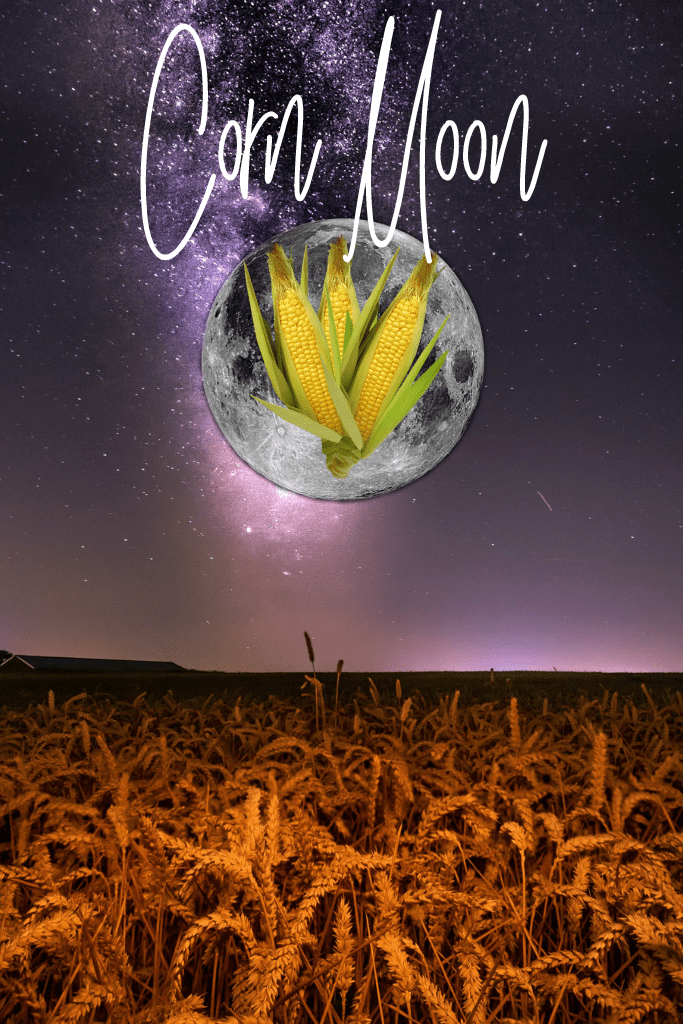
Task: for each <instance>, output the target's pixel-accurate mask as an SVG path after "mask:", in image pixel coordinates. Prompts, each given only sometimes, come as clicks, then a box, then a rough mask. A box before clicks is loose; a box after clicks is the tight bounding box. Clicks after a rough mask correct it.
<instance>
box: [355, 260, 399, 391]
mask: <svg viewBox="0 0 683 1024" xmlns="http://www.w3.org/2000/svg"><path fill="white" fill-rule="evenodd" d="M399 251H400V250H399V249H397V250H396V252H395V253H394V255H393V256H392V257H391V259H390V260H389V262H388V264H387V265H386V267H385V268H384V273H383V274H382V276H381V277H380V279H379V281H378V282H377V284H376V285H375V287H374V288H373V289H372V292H371V294H370V297H369V299H368V301H367V302H366V303H365V305H364V306H363V309H362V311H361V314H360V316H359V317H358V320H357V321H356V326H355V327H354V329H353V332H352V334H351V337H350V339H349V343H348V345H344V358H343V360H342V380H341V383H342V387H344V388H348V386H349V384H350V382H351V380H352V378H353V374H354V371H355V369H356V362H357V361H358V347H359V345H360V343H361V340H362V339H363V338H364V337H365V335H366V333H367V331H368V329H369V328H370V327H371V325H372V324H373V322H374V320H375V319H376V318H377V307H378V306H379V298H380V295H381V294H382V291H383V290H384V286H385V284H386V283H387V278H388V277H389V274H390V273H391V268H392V267H393V265H394V263H395V262H396V257H397V256H398V254H399Z"/></svg>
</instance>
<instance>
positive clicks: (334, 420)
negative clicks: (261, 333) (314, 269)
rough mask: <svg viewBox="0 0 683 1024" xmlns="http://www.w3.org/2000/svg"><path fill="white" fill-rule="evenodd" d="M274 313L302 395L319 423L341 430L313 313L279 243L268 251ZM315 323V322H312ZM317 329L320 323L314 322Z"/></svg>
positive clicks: (341, 431)
mask: <svg viewBox="0 0 683 1024" xmlns="http://www.w3.org/2000/svg"><path fill="white" fill-rule="evenodd" d="M268 268H269V270H270V276H271V282H272V285H273V294H274V297H275V299H276V316H277V318H278V322H279V329H280V334H281V338H282V342H283V344H284V345H286V346H287V349H288V351H289V354H290V356H291V358H292V362H293V363H294V368H295V369H296V372H297V374H298V376H299V380H300V381H301V386H302V388H303V390H304V393H305V395H306V398H307V399H308V401H309V402H310V405H311V407H312V409H313V412H314V413H315V417H316V419H317V420H318V422H319V423H322V424H324V425H325V426H327V427H331V429H332V430H336V431H337V433H340V434H341V433H343V430H342V428H341V423H340V422H339V416H338V415H337V410H336V409H335V407H334V403H333V401H332V398H331V397H330V392H329V389H328V387H327V381H326V380H325V374H324V373H323V368H322V364H321V362H320V354H319V352H318V345H317V342H316V337H315V330H314V326H313V322H312V320H313V319H315V312H314V311H313V308H312V307H311V306H310V303H305V302H304V299H303V297H302V294H300V293H301V289H300V288H299V286H298V285H297V283H296V280H295V278H294V274H293V272H292V269H291V265H290V264H289V261H288V260H287V257H286V256H285V253H284V251H283V249H282V247H281V246H279V245H277V244H276V245H275V246H274V247H273V249H272V250H271V251H270V253H269V254H268ZM316 322H317V321H316ZM317 326H318V330H320V324H319V323H318V325H317Z"/></svg>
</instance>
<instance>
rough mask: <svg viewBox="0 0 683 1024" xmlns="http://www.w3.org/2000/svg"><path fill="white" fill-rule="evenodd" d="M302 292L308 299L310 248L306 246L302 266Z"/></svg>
mask: <svg viewBox="0 0 683 1024" xmlns="http://www.w3.org/2000/svg"><path fill="white" fill-rule="evenodd" d="M301 290H302V292H303V293H304V295H305V296H306V298H308V246H307V245H305V246H304V259H303V263H302V264H301Z"/></svg>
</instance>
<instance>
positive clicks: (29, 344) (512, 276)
mask: <svg viewBox="0 0 683 1024" xmlns="http://www.w3.org/2000/svg"><path fill="white" fill-rule="evenodd" d="M436 10H437V7H436V5H434V4H431V3H425V2H423V0H417V2H413V3H411V4H408V3H405V2H401V3H397V4H393V5H384V4H378V3H364V4H362V5H360V4H357V5H356V4H353V3H338V2H336V0H330V2H329V3H328V4H327V5H325V6H323V5H316V4H311V3H306V4H304V3H303V2H301V0H288V2H279V3H272V4H266V5H264V4H263V3H260V4H251V3H243V2H240V3H234V2H233V3H229V2H228V3H225V2H221V3H218V2H212V3H210V2H199V0H197V2H193V3H189V2H188V3H175V2H166V0H160V2H154V0H150V2H148V3H143V2H139V0H132V2H130V0H127V2H125V3H124V2H123V0H119V2H107V3H103V2H101V0H88V2H87V3H85V2H78V3H70V4H69V3H66V4H60V5H58V6H57V7H56V8H53V6H52V5H47V4H38V3H34V2H33V0H24V2H21V3H19V2H16V0H14V2H10V3H9V4H5V5H3V8H2V10H1V11H0V51H1V52H0V56H1V57H2V67H3V79H4V88H3V91H2V94H1V95H2V99H1V101H0V125H1V126H2V135H3V138H2V148H0V175H1V178H0V180H1V182H2V188H1V194H2V210H3V228H2V234H1V236H0V239H1V240H0V308H1V309H2V345H0V421H1V423H2V435H1V436H2V447H1V448H0V647H3V648H6V649H8V650H11V651H14V652H16V653H22V654H48V655H49V654H52V655H73V656H84V657H85V656H89V657H114V658H115V657H120V658H143V659H144V658H148V659H171V660H174V661H177V662H179V663H181V664H183V665H186V666H187V667H196V668H206V669H224V670H228V671H230V670H237V669H247V670H254V671H288V670H299V669H300V670H302V671H304V670H305V669H306V667H307V665H308V660H307V655H306V648H305V644H304V639H303V631H304V630H305V629H306V630H307V631H308V632H309V633H310V634H311V636H312V637H313V641H314V645H315V650H316V666H317V667H318V668H319V669H320V670H322V671H331V670H333V669H334V667H335V666H336V662H337V659H338V658H343V659H344V662H345V666H346V667H347V668H348V669H349V670H357V671H362V670H368V671H372V670H375V671H378V670H385V671H393V670H397V671H399V670H421V669H425V670H428V669H454V670H458V669H462V670H465V669H488V668H489V667H491V666H494V667H496V668H499V669H501V670H505V669H524V668H526V669H552V667H553V666H555V667H557V668H558V669H560V670H562V669H566V670H572V669H573V670H582V669H587V670H604V671H612V670H614V671H616V670H628V671H683V495H682V492H683V472H682V470H683V465H682V463H683V455H682V452H683V447H682V440H683V437H682V434H683V431H682V420H683V415H682V413H681V409H682V408H683V406H682V405H681V392H682V390H683V389H682V387H681V385H682V383H683V382H682V379H681V376H682V375H681V359H682V352H683V349H682V346H681V323H682V322H683V289H681V273H680V272H681V233H680V228H681V208H680V181H681V136H682V132H681V117H680V111H681V100H680V96H681V84H682V81H683V74H682V72H681V66H680V55H679V49H678V42H677V41H678V40H679V39H680V37H681V33H682V32H683V11H681V10H679V9H677V8H676V7H675V5H671V4H655V5H652V4H651V3H648V4H646V3H645V2H644V0H642V2H641V0H635V2H630V3H629V4H628V5H623V4H621V3H617V2H613V0H607V2H606V3H602V4H599V5H597V4H593V3H587V2H584V0H578V2H576V3H573V4H571V5H563V6H561V7H560V6H558V5H555V6H554V7H553V8H550V9H549V10H544V9H543V7H540V6H536V5H523V6H522V7H521V8H520V5H518V4H504V3H501V2H496V0H493V2H491V3H486V4H485V5H483V7H482V6H480V5H478V4H471V3H465V4H462V5H461V6H458V7H457V8H455V7H448V8H446V7H445V8H444V11H443V14H442V20H441V24H440V28H439V35H438V39H437V44H436V53H435V61H434V70H433V75H432V82H431V93H430V104H429V120H428V138H427V181H426V195H427V212H428V223H429V236H430V242H431V245H432V247H433V248H435V249H436V250H437V251H438V252H439V254H440V255H441V256H442V257H443V259H444V260H446V262H447V263H448V264H449V265H450V266H451V267H452V268H453V270H454V271H455V273H456V274H457V275H458V276H459V277H460V279H461V281H462V282H463V284H464V286H465V287H466V289H467V290H468V292H469V294H470V296H471V298H472V300H473V302H474V305H475V307H476V309H477V313H478V316H479V319H480V322H481V325H482V330H483V333H484V343H485V347H486V375H485V381H484V388H483V390H482V395H481V399H480V402H479V406H478V408H477V411H476V413H475V415H474V417H473V419H472V422H471V423H470V426H469V428H468V430H467V432H466V434H465V436H464V437H463V439H462V440H461V441H460V443H459V444H458V445H457V446H456V447H455V449H454V450H453V451H452V452H451V454H450V455H449V456H448V457H447V458H446V459H444V461H443V462H442V463H440V465H439V466H438V467H437V468H436V469H435V470H433V471H432V472H431V473H429V474H427V475H426V476H424V477H423V478H422V479H420V480H418V481H416V482H415V483H413V484H411V485H410V486H408V487H406V488H403V489H402V490H400V491H396V492H394V493H393V494H390V495H387V496H384V497H381V498H377V499H372V500H369V501H364V502H352V503H334V502H321V501H315V500H312V499H307V498H303V497H298V496H296V495H292V494H288V493H283V492H281V491H279V490H278V489H277V488H276V487H275V486H274V485H273V484H272V483H270V482H269V481H267V480H265V479H263V478H261V477H259V476H258V475H256V474H255V473H254V472H253V471H252V470H251V469H250V468H249V467H247V466H246V465H244V464H243V463H242V462H241V461H240V460H239V459H238V458H237V456H236V455H235V454H234V453H233V452H232V450H231V449H230V447H229V446H228V444H227V442H226V441H225V440H224V438H223V436H222V434H221V433H220V431H219V429H218V427H217V426H216V425H215V423H214V421H213V418H212V416H211V413H210V411H209V409H208V406H207V403H206V400H205V398H204V393H203V386H202V376H201V347H202V340H203V334H204V325H205V322H206V317H207V315H208V311H209V308H210V305H211V302H212V300H213V297H214V295H215V294H216V292H217V291H218V289H219V288H220V286H221V284H222V283H223V281H224V280H225V278H226V276H227V275H228V274H229V273H230V272H231V270H232V269H234V267H235V266H236V265H237V263H238V262H239V261H240V260H241V259H242V258H243V257H244V256H245V255H246V254H247V253H248V252H250V251H251V250H252V249H254V248H255V247H256V246H258V245H260V244H261V243H262V242H264V241H265V240H267V239H268V238H270V237H271V236H273V235H275V234H277V233H278V232H280V231H282V230H284V229H286V228H288V227H291V226H293V225H294V224H296V223H303V222H308V221H313V220H321V219H325V218H327V217H337V216H338V217H352V216H353V215H354V212H355V205H356V198H357V195H358V188H359V182H360V174H361V169H362V164H363V158H364V154H365V144H366V135H367V123H368V115H369V109H370V97H371V93H372V85H373V80H374V75H375V67H376V63H377V57H378V54H379V49H380V45H381V41H382V35H383V32H384V26H385V24H386V20H387V18H388V17H389V16H390V15H391V16H394V17H395V19H396V23H395V31H394V38H393V42H392V51H391V57H390V60H389V66H388V72H387V85H386V90H385V95H384V100H383V104H382V108H381V111H380V118H379V124H378V130H377V136H376V157H375V161H374V168H373V185H374V188H373V199H374V203H375V210H374V213H375V217H376V219H377V220H378V221H381V222H385V223H386V222H388V221H389V220H390V219H391V216H392V212H393V207H394V201H395V195H396V190H397V187H398V181H399V175H400V167H401V161H402V158H403V147H404V142H405V136H406V131H407V126H408V121H409V118H410V112H411V108H412V103H413V97H414V94H415V89H416V86H417V82H418V78H419V75H420V70H421V66H422V61H423V58H424V53H425V50H426V47H427V44H428V41H429V35H430V32H431V28H432V25H433V22H434V15H435V12H436ZM182 22H187V23H189V24H191V25H192V27H193V28H195V29H196V31H197V32H198V33H199V36H200V38H201V40H202V45H203V47H204V51H205V53H206V60H207V68H208V77H209V104H208V119H207V128H206V131H205V133H204V135H203V136H202V137H199V136H198V135H197V132H196V129H197V123H198V116H199V110H200V106H201V79H200V75H199V60H198V56H197V50H196V48H195V47H193V45H192V43H191V40H190V38H189V36H188V35H187V34H185V35H184V36H183V42H182V43H179V45H178V46H177V47H174V49H173V51H172V54H171V57H170V58H169V61H168V63H167V65H166V68H165V71H164V75H163V76H162V80H161V84H160V90H159V94H158V101H157V104H156V105H155V117H154V121H153V127H152V136H151V143H150V154H149V168H150V169H149V206H150V222H151V226H152V231H153V234H154V237H155V241H156V243H157V244H158V246H159V248H161V249H162V250H165V251H168V250H170V249H172V248H173V247H174V246H175V245H176V244H177V242H178V241H179V240H180V238H181V237H182V234H183V233H184V231H185V230H186V227H187V226H188V224H189V223H190V221H191V219H192V216H193V215H194V211H195V210H196V208H197V205H198V202H199V200H200V198H201V195H202V193H203V191H204V188H205V185H206V181H207V179H208V177H209V175H210V174H211V173H213V172H214V171H216V172H218V166H217V157H216V153H217V148H218V141H219V139H220V136H221V132H222V130H223V127H224V125H225V124H226V122H227V121H228V120H230V119H234V120H236V121H238V122H239V123H240V125H241V127H242V130H244V125H245V119H246V112H247V102H248V99H249V98H253V99H254V105H255V112H256V116H260V115H261V114H262V113H264V112H266V111H268V110H273V111H276V112H277V113H278V116H281V114H282V113H283V111H284V108H285V106H286V103H287V101H288V100H289V98H290V97H291V96H292V95H294V94H295V93H300V94H301V95H302V96H303V100H304V104H305V117H306V128H305V133H304V155H303V166H304V169H305V170H307V168H308V164H309V161H310V157H311V153H312V149H313V146H314V144H315V141H316V140H317V139H318V138H321V139H322V140H323V146H322V150H321V154H320V158H319V161H318V165H317V168H316V171H315V174H314V177H313V182H312V185H311V189H310V192H309V193H308V195H307V196H306V198H305V200H304V201H303V202H297V201H296V199H295V196H294V190H293V184H292V170H293V154H294V141H293V140H294V131H293V129H291V130H289V131H288V134H287V139H286V142H285V144H284V145H283V150H282V153H281V157H280V161H279V163H278V168H277V171H276V174H275V177H274V179H273V181H272V182H271V183H270V184H268V183H266V182H265V179H264V175H263V159H264V146H263V145H262V144H261V142H259V141H257V142H256V143H255V145H254V149H253V155H252V173H251V179H250V194H249V198H248V199H244V198H243V197H242V195H241V194H240V190H239V182H238V181H237V180H236V181H232V182H228V181H224V180H222V179H221V177H220V172H218V173H219V177H218V181H217V183H216V186H215V188H214V192H213V195H212V197H211V199H210V201H209V204H208V206H207V208H206V211H205V214H204V216H203V218H202V221H201V224H200V226H199V228H198V230H197V231H196V232H195V235H194V237H193V239H192V242H191V243H190V244H189V245H188V246H187V247H186V249H185V250H184V251H183V252H182V253H181V254H180V255H178V256H177V257H176V258H175V259H174V260H172V261H164V262H162V261H160V260H159V259H157V258H156V256H155V255H154V254H153V253H152V252H151V250H150V248H149V246H148V245H147V242H146V240H145V237H144V233H143V228H142V218H141V209H140V156H141V148H142V136H143V127H144V122H145V113H146V108H147V100H148V96H149V91H150V87H151V82H152V77H153V74H154V70H155V67H156V63H157V60H158V57H159V54H160V52H161V49H162V47H163V45H164V42H165V40H166V38H167V36H168V34H169V33H170V31H171V30H172V29H173V28H174V27H175V26H176V25H177V24H180V23H182ZM521 93H524V94H526V95H527V96H528V99H529V106H530V132H529V165H530V167H533V163H534V161H535V157H536V154H537V152H538V147H539V146H540V143H541V141H542V140H543V139H547V140H548V146H547V151H546V154H545V157H544V162H543V165H542V168H541V172H540V175H539V179H538V183H537V186H536V189H535V191H534V193H533V195H532V197H531V198H530V199H529V201H528V202H523V201H522V200H521V199H520V194H519V170H518V168H519V138H520V133H519V124H517V127H516V129H515V130H514V131H513V135H512V138H511V140H510V144H509V145H510V150H509V155H508V156H507V157H506V160H505V163H504V164H503V169H502V171H501V174H500V178H499V180H498V181H497V183H495V184H491V182H490V180H489V173H488V164H487V170H486V172H485V173H484V174H483V175H482V178H481V180H479V181H472V180H470V178H469V177H468V176H467V174H466V173H465V171H464V170H463V165H462V159H461V160H460V162H459V164H458V167H457V170H456V173H455V175H454V177H453V179H452V180H451V181H448V182H446V181H443V180H442V179H441V178H440V177H439V175H438V173H437V170H436V168H435V164H434V145H435V141H436V136H437V134H438V131H439V128H440V126H441V125H442V124H443V122H444V121H446V120H447V119H451V120H453V121H454V122H456V123H457V125H458V128H459V132H460V140H461V143H462V142H463V139H464V135H465V133H466V131H467V129H468V127H469V126H470V124H471V123H472V122H473V121H475V120H480V121H481V122H482V123H483V124H484V126H485V129H486V132H487V135H488V139H489V145H490V138H491V135H492V134H493V133H497V134H498V135H499V137H501V136H502V134H503V132H504V129H505V125H506V122H507V116H508V113H509V110H510V108H511V106H512V104H513V103H514V101H515V99H516V98H517V96H518V95H520V94H521ZM272 123H273V124H274V125H275V128H276V129H277V124H276V122H272ZM232 140H233V144H234V135H233V136H232ZM472 147H473V148H472V153H473V156H472V163H473V164H474V166H475V168H476V162H477V160H476V156H477V149H476V146H475V143H474V141H473V143H472ZM489 157H490V154H489ZM398 227H399V228H401V229H402V230H404V231H407V232H409V233H410V234H413V235H414V236H416V237H418V238H420V237H421V222H420V207H419V179H418V148H417V143H415V145H414V151H413V160H412V161H411V165H410V171H409V174H408V179H407V183H406V194H405V198H404V201H403V205H402V209H401V215H400V217H399V221H398ZM548 506H550V507H548Z"/></svg>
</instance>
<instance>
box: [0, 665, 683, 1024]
mask: <svg viewBox="0 0 683 1024" xmlns="http://www.w3.org/2000/svg"><path fill="white" fill-rule="evenodd" d="M310 653H311V654H312V650H311V651H310ZM312 660H313V659H312V658H311V661H312ZM341 664H342V663H340V665H339V666H338V673H337V684H338V683H339V672H340V671H341ZM304 687H305V688H306V693H304V694H302V699H301V700H300V701H298V702H296V704H293V703H292V702H284V701H282V700H278V699H277V698H274V697H271V698H270V700H269V701H268V703H267V705H266V704H254V705H251V706H249V707H244V706H242V704H241V700H238V701H236V702H235V704H234V705H232V706H231V705H229V704H227V703H225V702H224V701H222V700H219V699H215V698H212V697H210V698H208V699H207V700H206V701H204V702H203V703H198V702H195V703H194V704H193V703H192V702H190V701H183V702H178V701H176V700H174V699H173V697H172V696H171V695H170V694H167V695H166V697H165V698H164V699H163V700H162V701H151V700H147V699H146V694H144V693H143V694H140V695H139V696H138V697H136V698H135V700H133V701H112V700H111V699H102V698H98V699H97V700H95V699H93V697H89V696H88V695H87V694H86V693H82V694H80V695H78V696H75V697H72V698H71V699H69V700H68V701H66V702H64V703H63V704H61V705H60V704H58V703H57V702H56V701H55V698H54V694H53V693H52V691H50V694H49V697H48V699H47V701H44V702H43V703H41V704H38V705H36V704H33V705H32V706H31V707H30V708H29V709H28V710H20V709H8V708H5V709H4V711H3V716H2V718H1V719H0V805H1V809H0V1021H3V1022H7V1024H25V1022H34V1021H36V1022H46V1024H48V1022H49V1024H80V1022H84V1024H94V1022H99V1021H111V1022H126V1024H157V1022H158V1024H162V1022H163V1024H206V1022H209V1021H220V1022H222V1024H266V1022H274V1024H275V1022H277V1024H303V1022H312V1024H337V1022H343V1024H347V1022H348V1024H376V1022H377V1024H389V1022H391V1024H398V1022H401V1024H402V1022H404V1021H407V1022H410V1021H415V1022H438V1024H465V1022H467V1024H488V1022H493V1021H496V1022H499V1024H507V1022H513V1021H514V1022H516V1024H521V1022H527V1024H531V1022H534V1024H575V1022H599V1021H601V1022H602V1021H604V1022H610V1024H635V1022H640V1021H643V1022H653V1024H670V1022H674V1021H678V1020H680V1019H683V1018H682V1017H681V1009H680V1008H681V1006H683V892H682V883H683V835H682V834H681V824H682V822H683V785H682V783H683V755H682V751H683V696H682V695H681V694H680V693H676V694H674V695H672V696H671V699H670V700H669V702H668V703H660V705H658V704H657V703H656V702H655V701H654V700H653V699H652V697H651V696H650V694H649V692H648V690H647V689H646V688H645V687H643V694H644V697H645V701H644V702H643V705H642V706H636V703H635V702H634V701H633V700H631V699H629V700H624V699H623V698H620V697H619V696H618V694H616V693H612V694H610V693H609V692H605V693H604V695H603V697H602V698H601V699H599V700H597V699H594V700H590V699H588V698H587V697H582V698H580V699H578V700H577V701H576V702H575V704H574V705H573V706H567V707H564V708H561V709H555V710H552V711H551V710H549V709H548V704H547V701H546V702H545V703H544V705H543V708H542V710H541V711H540V713H535V712H528V713H525V712H523V711H522V710H521V709H520V708H519V707H518V703H517V699H516V697H511V698H509V699H508V700H507V701H503V700H497V701H488V702H480V703H473V704H470V705H469V706H462V705H461V704H460V701H459V693H458V692H457V691H455V692H454V693H452V694H451V695H450V696H443V697H440V698H439V703H438V706H436V705H434V706H430V705H428V704H427V703H426V702H425V701H424V700H423V699H422V698H421V695H420V694H419V692H418V693H414V694H413V695H412V696H411V697H408V698H405V699H404V698H403V695H402V692H401V684H400V680H398V679H397V680H396V684H395V689H396V700H395V702H393V701H392V702H391V703H388V702H386V701H382V700H380V696H379V692H378V690H377V688H376V686H375V684H374V683H373V682H372V680H369V690H366V691H365V692H361V691H358V692H357V694H356V697H355V699H354V700H353V701H352V702H350V703H348V704H347V705H346V706H344V707H340V706H338V702H337V700H336V699H334V694H330V695H324V694H323V687H322V684H321V683H320V680H318V679H317V677H316V676H315V671H313V675H312V676H306V677H305V680H304ZM304 687H302V689H303V688H304ZM308 694H310V704H309V705H308V710H305V705H304V703H303V702H304V700H305V699H307V695H308ZM325 697H327V700H326V699H325Z"/></svg>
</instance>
